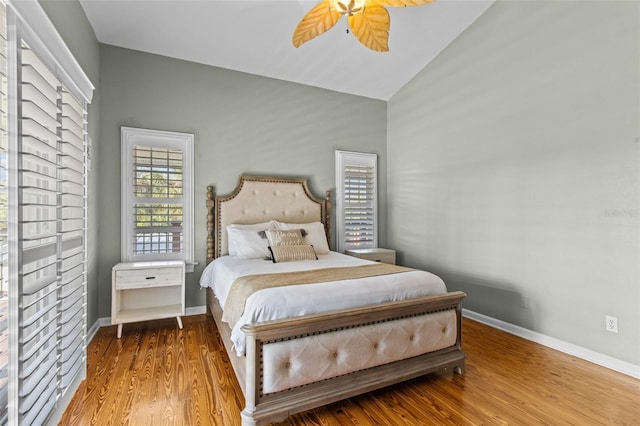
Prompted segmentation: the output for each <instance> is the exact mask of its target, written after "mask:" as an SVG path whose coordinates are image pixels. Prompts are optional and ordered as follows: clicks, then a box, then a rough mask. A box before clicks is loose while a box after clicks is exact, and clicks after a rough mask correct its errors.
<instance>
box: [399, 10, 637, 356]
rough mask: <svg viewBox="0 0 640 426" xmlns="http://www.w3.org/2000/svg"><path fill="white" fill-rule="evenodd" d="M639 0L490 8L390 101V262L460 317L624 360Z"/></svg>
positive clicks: (629, 345) (633, 281)
mask: <svg viewBox="0 0 640 426" xmlns="http://www.w3.org/2000/svg"><path fill="white" fill-rule="evenodd" d="M639 5H640V4H639V3H638V2H627V1H609V2H557V1H536V2H529V1H524V2H511V1H498V2H496V3H494V4H493V5H492V6H491V7H490V8H489V9H488V11H487V12H485V13H484V14H483V15H482V16H481V17H480V18H479V19H478V20H477V21H476V22H475V23H474V24H473V25H472V26H471V27H470V28H469V29H467V30H466V31H465V32H464V33H463V34H462V35H461V36H460V37H459V38H458V39H456V40H455V41H454V42H453V43H452V44H451V45H450V46H449V47H448V48H447V49H446V50H444V51H443V52H442V53H441V54H440V55H439V56H438V57H437V58H436V59H435V60H434V61H433V62H432V63H430V64H429V65H428V66H427V67H426V68H425V69H423V70H422V71H421V72H420V73H419V74H418V75H417V76H416V77H415V78H414V79H413V80H412V81H411V82H410V83H409V84H407V85H406V86H405V87H404V88H403V89H402V90H400V91H399V92H398V93H397V94H396V95H395V96H393V97H392V98H391V99H390V101H389V102H388V106H387V108H388V121H387V127H388V129H387V131H388V140H387V144H388V156H387V164H388V172H387V179H388V187H387V194H388V202H389V208H388V222H387V226H388V232H389V235H388V241H389V245H390V246H391V247H393V248H395V249H396V250H398V258H399V259H400V262H401V263H403V264H406V265H409V266H414V267H419V268H424V269H427V270H430V271H433V272H435V273H437V274H439V275H441V276H442V277H443V278H444V280H445V282H446V283H447V285H448V287H449V289H450V290H463V291H465V292H466V293H467V299H466V300H465V303H464V307H465V308H467V309H469V310H472V311H475V312H478V313H481V314H485V315H488V316H490V317H493V318H497V319H500V320H503V321H506V322H509V323H512V324H515V325H519V326H522V327H525V328H527V329H530V330H533V331H536V332H539V333H542V334H544V335H547V336H551V337H554V338H557V339H560V340H562V341H565V342H569V343H573V344H575V345H578V346H581V347H584V348H587V349H591V350H593V351H596V352H599V353H602V354H605V355H609V356H611V357H615V358H617V359H620V360H623V361H626V362H629V363H633V364H635V365H640V290H639V288H640V281H639V278H640V276H639V259H640V256H639V255H640V250H639V236H640V220H639V211H638V207H639V204H640V203H639V201H640V200H639V191H640V186H639V182H640V179H639V178H640V174H639V170H640V167H639V166H640V161H639V160H640V156H639V152H638V150H639V147H640V130H639V125H640V101H639V99H640V77H639V76H640V70H639V57H640V24H639V23H640V19H639V17H640V13H639ZM605 315H612V316H616V317H618V326H619V333H618V334H614V333H611V332H607V331H605Z"/></svg>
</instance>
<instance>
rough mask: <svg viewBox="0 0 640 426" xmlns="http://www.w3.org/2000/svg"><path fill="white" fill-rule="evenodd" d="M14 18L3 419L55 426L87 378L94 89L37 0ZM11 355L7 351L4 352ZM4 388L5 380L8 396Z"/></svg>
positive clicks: (8, 80)
mask: <svg viewBox="0 0 640 426" xmlns="http://www.w3.org/2000/svg"><path fill="white" fill-rule="evenodd" d="M0 6H2V8H4V4H2V3H0ZM6 12H7V13H6V20H5V19H4V18H5V17H4V16H3V19H2V21H3V23H2V28H3V30H4V28H7V29H8V31H7V33H6V35H7V37H6V38H3V39H2V40H0V44H2V43H5V41H6V46H2V47H3V49H0V52H1V53H6V55H4V56H2V59H3V62H2V64H0V66H1V67H3V69H2V72H1V73H0V74H2V77H3V78H2V88H3V92H4V88H6V89H7V93H8V97H7V98H8V99H9V102H3V105H2V106H3V111H6V116H3V121H6V124H7V126H6V127H7V134H8V139H7V142H6V146H7V150H6V176H7V181H8V186H7V189H6V194H7V197H8V203H7V208H6V209H4V211H3V212H2V213H6V215H7V216H6V222H7V224H8V232H7V234H8V236H7V238H6V240H4V242H3V244H2V246H3V247H2V249H3V252H4V250H5V249H7V250H8V256H7V262H6V264H7V266H6V267H5V265H4V264H3V268H2V273H3V274H4V273H5V271H7V272H8V276H9V280H8V285H7V288H8V297H6V291H3V293H2V294H1V295H0V296H2V299H0V304H1V303H2V302H3V301H5V300H6V301H7V303H8V307H9V323H8V324H9V326H8V329H9V343H8V361H9V369H8V377H7V379H8V383H9V386H8V393H7V394H6V395H5V394H2V393H0V402H2V403H3V405H0V413H2V414H3V417H1V418H0V423H2V424H5V423H8V424H11V425H20V424H24V425H40V424H47V423H55V422H56V421H57V417H58V416H59V414H61V410H63V409H64V407H65V405H66V403H67V401H68V400H69V399H70V398H71V396H73V393H74V392H75V390H76V388H77V386H78V384H79V383H80V381H81V380H82V379H83V378H84V377H85V369H86V280H87V274H86V252H87V250H86V247H87V244H86V237H87V190H86V188H87V176H88V170H87V161H86V150H87V141H88V137H87V111H86V107H87V103H88V101H89V99H90V97H91V91H92V86H91V83H90V82H89V81H88V80H87V79H86V76H84V73H82V71H81V70H80V71H78V69H79V67H78V65H77V63H76V62H75V60H73V58H72V57H70V54H69V52H68V49H66V47H63V45H61V44H60V43H61V42H60V40H61V39H60V37H59V36H58V35H57V33H55V30H53V32H52V25H51V23H50V22H49V21H48V18H46V14H44V12H43V11H42V9H41V8H40V6H39V4H38V3H37V1H35V2H34V1H30V0H24V1H20V2H11V3H9V7H7V9H6ZM27 18H30V21H31V22H28V23H27V22H26V21H25V19H27ZM5 22H8V23H9V25H8V26H6V27H5V26H4V24H5ZM39 34H42V38H41V37H40V36H39ZM5 47H6V49H4V48H5ZM49 47H51V48H52V49H53V50H49ZM61 52H63V53H61ZM69 61H70V62H69ZM72 74H74V75H78V76H81V77H82V81H79V82H75V81H74V80H73V79H72V78H71V77H70V75H72ZM76 83H78V84H76ZM80 87H84V88H85V89H86V88H89V92H88V93H87V92H84V91H83V90H82V89H80ZM5 106H6V108H4V107H5ZM5 117H6V120H4V119H5ZM3 143H4V142H3ZM1 152H2V150H0V153H1ZM0 155H1V154H0ZM0 159H1V158H0ZM3 165H4V163H3ZM0 181H2V177H0ZM0 186H1V185H0ZM0 200H1V198H0ZM2 205H3V203H2V202H1V201H0V206H2ZM0 217H2V216H1V215H0ZM3 263H5V262H4V260H3ZM5 297H6V298H5ZM3 342H4V341H3V340H2V339H0V345H3V344H4V343H3ZM5 349H6V347H3V346H0V355H2V353H3V350H5ZM4 353H5V354H6V352H4ZM3 360H4V359H3V358H0V363H1V362H2V361H3ZM0 369H1V367H0ZM0 371H1V370H0ZM1 384H2V376H0V392H2V387H1ZM4 398H6V399H4ZM1 410H4V411H1Z"/></svg>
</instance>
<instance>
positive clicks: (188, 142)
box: [122, 127, 194, 272]
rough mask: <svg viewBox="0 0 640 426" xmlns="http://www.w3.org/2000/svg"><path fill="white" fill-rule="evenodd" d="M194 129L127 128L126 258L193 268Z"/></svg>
mask: <svg viewBox="0 0 640 426" xmlns="http://www.w3.org/2000/svg"><path fill="white" fill-rule="evenodd" d="M193 140H194V137H193V135H192V134H188V133H176V132H164V131H158V130H147V129H135V128H131V127H123V128H122V259H123V260H124V261H126V262H132V261H139V260H161V259H181V260H184V261H185V262H186V263H187V270H188V271H189V272H191V271H193V265H194V262H193V260H194V257H193V252H194V246H193V143H194V142H193Z"/></svg>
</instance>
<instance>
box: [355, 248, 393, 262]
mask: <svg viewBox="0 0 640 426" xmlns="http://www.w3.org/2000/svg"><path fill="white" fill-rule="evenodd" d="M344 253H345V254H347V255H349V256H354V257H358V258H360V259H366V260H372V261H374V262H382V263H391V264H393V265H395V263H396V251H395V250H390V249H384V248H374V249H352V250H346V251H345V252H344Z"/></svg>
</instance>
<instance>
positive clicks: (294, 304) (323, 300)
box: [200, 252, 447, 356]
mask: <svg viewBox="0 0 640 426" xmlns="http://www.w3.org/2000/svg"><path fill="white" fill-rule="evenodd" d="M318 258H319V259H318V260H307V261H300V262H284V263H272V262H271V261H270V260H268V261H267V260H262V259H250V260H247V259H240V258H238V257H235V256H222V257H219V258H218V259H216V260H214V261H213V262H211V263H210V264H209V265H208V266H207V267H206V268H205V270H204V272H203V273H202V276H201V277H200V286H202V287H210V288H211V289H213V292H214V294H215V296H216V298H217V299H218V300H219V301H220V306H224V304H225V301H226V299H227V295H228V294H229V288H230V287H231V284H232V283H233V281H234V280H235V279H236V278H239V277H242V276H245V275H254V274H268V273H279V272H290V271H301V270H308V269H321V268H332V267H344V266H356V265H363V264H367V263H371V262H369V261H367V260H363V259H358V258H355V257H352V256H346V255H344V254H340V253H336V252H330V253H329V254H326V255H318ZM446 291H447V289H446V287H445V285H444V282H443V281H442V279H440V277H438V276H436V275H434V274H432V273H429V272H426V271H410V272H403V273H398V274H389V275H382V276H376V277H368V278H359V279H352V280H341V281H330V282H324V283H317V284H302V285H295V286H285V287H274V288H268V289H263V290H260V291H257V292H255V293H254V294H252V295H251V296H250V297H249V298H248V299H247V302H246V305H245V310H244V313H243V315H242V317H241V318H240V320H239V321H238V322H237V323H236V324H233V325H232V331H231V340H232V341H233V344H234V348H235V351H236V353H237V354H238V356H243V355H244V352H245V336H244V333H242V331H241V330H240V328H241V327H242V326H243V325H245V324H251V323H255V322H262V321H268V320H275V319H283V318H291V317H296V316H300V315H307V314H315V313H320V312H327V311H331V310H335V309H346V308H353V307H358V306H365V305H371V304H376V303H384V302H391V301H399V300H406V299H411V298H415V297H421V296H430V295H434V294H443V293H446Z"/></svg>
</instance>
